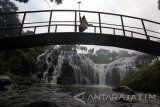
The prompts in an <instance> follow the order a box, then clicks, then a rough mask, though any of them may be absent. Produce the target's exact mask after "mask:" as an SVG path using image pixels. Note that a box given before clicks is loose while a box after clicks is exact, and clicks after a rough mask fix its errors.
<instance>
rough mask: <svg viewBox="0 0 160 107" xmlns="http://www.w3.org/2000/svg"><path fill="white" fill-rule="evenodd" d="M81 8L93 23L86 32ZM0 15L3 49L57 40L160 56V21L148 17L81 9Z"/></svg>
mask: <svg viewBox="0 0 160 107" xmlns="http://www.w3.org/2000/svg"><path fill="white" fill-rule="evenodd" d="M79 12H81V14H82V15H85V16H86V18H87V20H88V23H90V24H93V26H88V29H87V30H86V31H85V32H83V33H80V32H79V30H78V28H79V24H80V23H79ZM13 17H19V19H20V21H17V22H14V21H12V18H13ZM0 18H1V23H0V51H3V50H10V49H19V48H30V47H36V46H45V45H55V44H56V45H58V44H87V45H102V46H114V47H120V48H125V49H131V50H136V51H140V52H145V53H149V54H152V55H157V56H160V42H159V41H160V33H159V32H158V30H159V28H160V23H159V22H155V21H151V20H147V19H142V18H138V17H132V16H126V15H120V14H112V13H105V12H95V11H78V10H43V11H25V12H12V13H0ZM9 18H11V20H10V19H9Z"/></svg>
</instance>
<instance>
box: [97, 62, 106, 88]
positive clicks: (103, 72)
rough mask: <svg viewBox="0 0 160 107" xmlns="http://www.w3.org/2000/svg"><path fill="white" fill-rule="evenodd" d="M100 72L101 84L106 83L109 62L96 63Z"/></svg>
mask: <svg viewBox="0 0 160 107" xmlns="http://www.w3.org/2000/svg"><path fill="white" fill-rule="evenodd" d="M95 65H96V68H97V71H98V72H99V85H106V82H105V81H106V70H105V69H106V67H107V64H95Z"/></svg>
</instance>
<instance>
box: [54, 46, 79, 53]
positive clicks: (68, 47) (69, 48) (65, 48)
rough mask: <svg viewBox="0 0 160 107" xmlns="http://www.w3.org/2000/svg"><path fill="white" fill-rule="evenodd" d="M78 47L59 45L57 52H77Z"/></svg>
mask: <svg viewBox="0 0 160 107" xmlns="http://www.w3.org/2000/svg"><path fill="white" fill-rule="evenodd" d="M78 47H79V45H59V46H58V47H57V50H58V51H73V52H77V49H78Z"/></svg>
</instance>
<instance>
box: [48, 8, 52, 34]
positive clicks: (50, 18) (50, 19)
mask: <svg viewBox="0 0 160 107" xmlns="http://www.w3.org/2000/svg"><path fill="white" fill-rule="evenodd" d="M51 21H52V11H50V17H49V25H48V33H49V32H50V28H51Z"/></svg>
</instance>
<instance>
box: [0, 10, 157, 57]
mask: <svg viewBox="0 0 160 107" xmlns="http://www.w3.org/2000/svg"><path fill="white" fill-rule="evenodd" d="M41 12H49V13H50V15H49V18H48V21H45V22H30V23H25V19H26V16H27V14H30V13H33V14H34V13H41ZM54 12H73V13H74V20H73V21H52V19H53V18H52V15H53V13H54ZM79 12H85V13H86V14H87V13H94V14H97V15H98V22H88V23H91V24H96V26H95V25H94V26H89V27H93V28H94V33H92V34H99V35H103V34H105V33H103V31H102V29H103V28H105V29H111V30H113V34H112V35H116V36H117V35H118V34H116V31H122V32H123V35H118V36H124V37H127V38H128V36H127V35H126V32H129V33H130V34H131V37H130V38H132V39H133V38H134V39H137V38H135V37H134V34H138V35H142V36H144V37H145V39H144V40H147V41H150V42H154V43H156V44H160V43H159V42H158V41H159V40H160V37H156V36H154V35H149V34H148V33H149V32H151V33H155V34H157V35H158V34H159V35H160V32H157V31H153V30H148V29H146V25H145V22H149V23H153V24H157V25H160V23H159V22H155V21H151V20H147V19H143V18H138V17H132V16H127V15H120V14H113V13H106V12H96V11H85V10H81V11H79V10H42V11H24V12H11V13H0V16H3V15H19V14H23V17H22V20H21V23H20V24H8V25H0V32H1V31H7V30H11V31H14V30H18V31H19V33H18V34H17V35H13V36H11V37H22V36H24V35H23V33H22V31H23V29H25V28H34V30H33V35H39V34H36V29H37V28H39V27H48V30H47V34H49V33H55V34H56V33H57V28H58V26H73V27H74V31H73V32H72V33H74V34H77V33H78V31H77V27H78V26H79V20H77V19H79V18H78V17H77V16H78V13H79ZM102 15H112V16H118V17H119V18H120V21H121V24H120V25H118V24H110V23H102V20H101V17H102ZM124 18H131V19H136V20H139V21H141V25H142V28H140V27H133V26H125V24H124V21H125V20H124ZM53 22H56V23H55V24H52V23H53ZM66 22H68V23H70V22H72V24H64V23H66ZM57 23H58V24H57ZM31 24H35V26H27V27H24V25H31ZM36 24H44V25H36ZM105 25H112V26H118V27H120V28H116V27H106V26H105ZM6 26H7V27H6ZM52 26H55V31H54V32H50V30H51V27H52ZM97 28H98V29H99V32H98V33H97V32H96V29H97ZM126 28H132V29H139V30H142V31H143V32H144V33H141V32H137V31H134V30H127V29H126ZM58 33H62V34H63V35H65V34H64V32H58ZM66 33H69V32H66ZM70 33H71V32H70ZM78 35H79V34H78ZM89 35H91V33H89ZM110 35H111V34H110ZM25 36H28V35H25ZM11 37H0V39H1V40H6V38H7V39H8V38H11ZM151 38H154V39H157V41H152V40H151ZM139 39H141V38H139ZM156 46H158V45H156ZM128 49H129V48H128ZM147 52H149V51H147ZM157 55H159V56H160V52H159V53H158V54H157Z"/></svg>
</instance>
